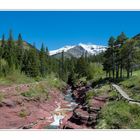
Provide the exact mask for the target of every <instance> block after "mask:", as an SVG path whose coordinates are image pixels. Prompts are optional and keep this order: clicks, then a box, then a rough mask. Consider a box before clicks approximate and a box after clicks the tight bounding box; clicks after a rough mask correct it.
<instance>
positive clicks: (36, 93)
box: [21, 82, 49, 101]
mask: <svg viewBox="0 0 140 140" xmlns="http://www.w3.org/2000/svg"><path fill="white" fill-rule="evenodd" d="M21 95H22V96H24V97H27V98H29V99H32V100H39V101H45V100H47V99H48V97H49V91H48V88H47V84H46V82H42V83H38V84H35V85H32V86H31V87H30V89H29V91H26V92H22V93H21Z"/></svg>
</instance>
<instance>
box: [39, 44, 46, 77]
mask: <svg viewBox="0 0 140 140" xmlns="http://www.w3.org/2000/svg"><path fill="white" fill-rule="evenodd" d="M39 58H40V73H41V75H42V76H45V74H46V61H47V58H46V52H45V48H44V44H43V43H42V46H41V50H40V52H39Z"/></svg>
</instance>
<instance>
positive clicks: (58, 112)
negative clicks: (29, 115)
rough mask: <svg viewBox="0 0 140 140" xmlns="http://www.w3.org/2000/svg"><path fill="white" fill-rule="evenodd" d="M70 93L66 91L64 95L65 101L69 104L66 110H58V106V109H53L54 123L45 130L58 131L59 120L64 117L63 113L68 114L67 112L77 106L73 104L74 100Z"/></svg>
mask: <svg viewBox="0 0 140 140" xmlns="http://www.w3.org/2000/svg"><path fill="white" fill-rule="evenodd" d="M71 95H72V93H71V90H67V95H65V100H66V101H68V102H69V104H68V105H67V108H60V105H59V106H58V108H56V109H55V111H54V115H53V117H54V122H53V123H51V124H50V125H49V126H48V127H47V129H58V127H59V125H60V122H61V120H62V119H63V118H64V117H65V113H63V112H66V111H67V112H68V111H72V110H73V109H74V108H75V107H76V106H77V104H76V103H75V102H74V100H73V99H72V97H71Z"/></svg>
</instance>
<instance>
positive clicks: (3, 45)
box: [1, 34, 5, 47]
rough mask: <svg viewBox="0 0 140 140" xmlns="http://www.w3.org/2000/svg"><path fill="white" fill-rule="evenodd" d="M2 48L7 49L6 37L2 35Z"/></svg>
mask: <svg viewBox="0 0 140 140" xmlns="http://www.w3.org/2000/svg"><path fill="white" fill-rule="evenodd" d="M1 47H5V35H4V34H3V35H2V41H1Z"/></svg>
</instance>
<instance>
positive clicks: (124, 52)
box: [103, 32, 139, 81]
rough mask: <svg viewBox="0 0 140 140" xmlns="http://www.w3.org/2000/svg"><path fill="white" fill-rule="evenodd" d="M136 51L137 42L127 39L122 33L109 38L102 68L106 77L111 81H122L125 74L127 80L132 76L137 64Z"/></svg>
mask: <svg viewBox="0 0 140 140" xmlns="http://www.w3.org/2000/svg"><path fill="white" fill-rule="evenodd" d="M138 50H139V46H138V41H137V40H135V39H134V38H128V37H127V36H126V35H125V33H124V32H122V33H121V34H120V35H119V36H117V37H116V38H115V37H113V36H111V37H110V38H109V40H108V48H107V50H106V52H105V54H104V63H103V66H104V70H105V71H106V76H107V77H109V78H112V80H113V81H114V80H116V81H117V80H119V79H122V78H123V77H124V74H125V73H126V75H127V78H129V77H130V76H132V73H133V69H134V67H135V65H136V63H137V57H138V54H137V51H138Z"/></svg>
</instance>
